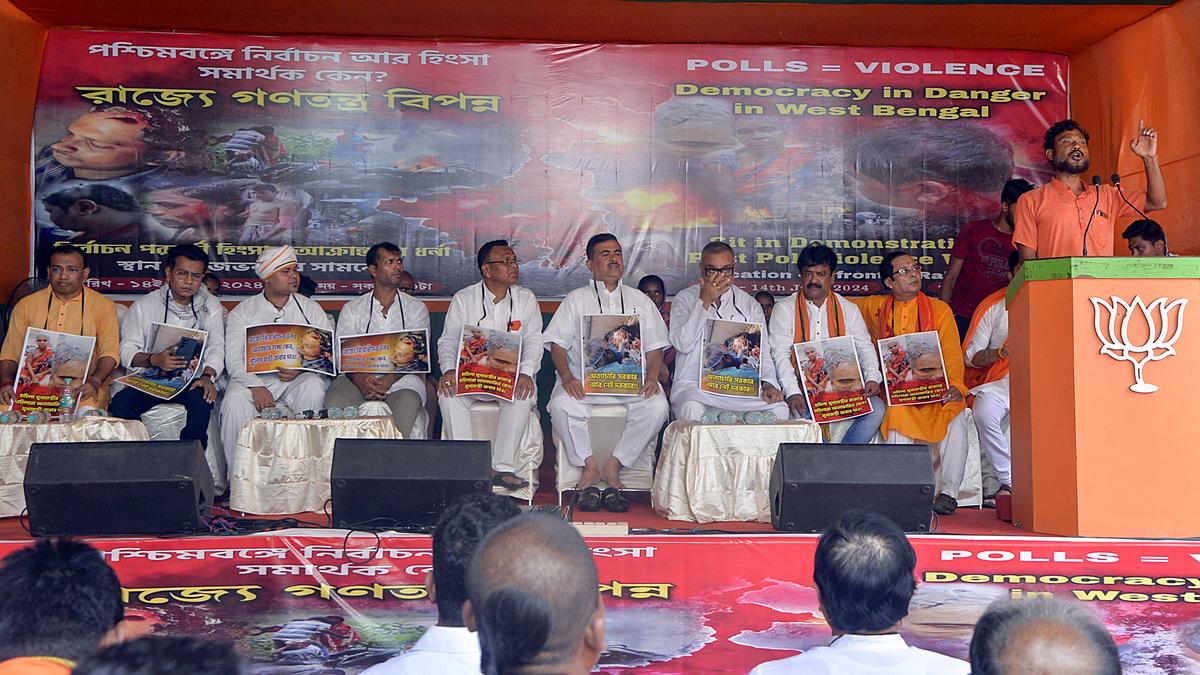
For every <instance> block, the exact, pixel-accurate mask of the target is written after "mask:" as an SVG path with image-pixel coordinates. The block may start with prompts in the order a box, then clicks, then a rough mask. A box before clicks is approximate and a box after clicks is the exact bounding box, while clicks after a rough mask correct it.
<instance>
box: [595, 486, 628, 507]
mask: <svg viewBox="0 0 1200 675" xmlns="http://www.w3.org/2000/svg"><path fill="white" fill-rule="evenodd" d="M601 498H602V499H603V501H604V508H605V509H606V510H608V511H612V512H613V513H625V512H626V511H628V510H629V499H627V498H626V497H625V495H623V494H621V491H620V490H618V489H617V488H615V487H608V488H604V493H603V494H602V495H601Z"/></svg>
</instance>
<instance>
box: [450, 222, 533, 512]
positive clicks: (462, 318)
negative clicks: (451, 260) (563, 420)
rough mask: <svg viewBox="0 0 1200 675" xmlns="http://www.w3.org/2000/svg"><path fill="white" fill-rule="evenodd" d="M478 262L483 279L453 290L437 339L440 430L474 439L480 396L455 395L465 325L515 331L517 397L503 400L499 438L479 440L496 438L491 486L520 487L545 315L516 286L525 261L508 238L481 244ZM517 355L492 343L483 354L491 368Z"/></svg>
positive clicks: (501, 366) (452, 436)
mask: <svg viewBox="0 0 1200 675" xmlns="http://www.w3.org/2000/svg"><path fill="white" fill-rule="evenodd" d="M476 263H477V265H478V267H479V273H480V274H481V275H482V276H483V280H482V281H480V282H479V283H477V284H472V285H470V286H467V287H466V288H464V289H462V290H461V291H459V292H457V293H455V294H454V297H453V298H452V299H451V300H450V309H449V310H447V312H446V324H445V328H444V329H443V330H442V337H441V339H439V340H438V362H439V363H441V365H442V368H443V371H444V372H443V373H442V378H441V380H440V381H439V382H438V402H439V403H440V405H441V409H442V435H443V436H444V437H445V438H448V439H454V440H459V439H474V438H475V434H474V426H473V425H472V424H471V401H472V400H473V399H477V398H479V397H477V396H457V395H455V391H456V388H457V386H458V382H457V380H456V377H457V374H456V372H455V369H454V364H456V363H458V352H459V349H460V348H461V346H462V344H461V343H462V329H463V326H478V327H481V328H490V329H492V330H495V331H504V332H507V333H511V334H514V337H516V339H518V340H520V342H521V360H520V363H519V365H518V364H516V363H512V364H511V365H512V366H515V370H516V372H517V373H518V374H517V381H516V385H515V387H514V388H513V400H511V401H500V402H499V403H500V419H499V421H498V422H497V424H496V437H495V439H487V438H485V439H478V440H492V441H493V442H492V470H493V471H494V472H495V475H494V476H493V477H492V485H494V486H496V487H500V488H504V489H507V490H519V489H521V488H523V487H525V486H527V485H529V481H528V480H526V479H525V478H522V477H521V476H518V475H517V474H516V473H514V472H515V471H516V465H515V461H516V456H517V445H518V444H519V443H520V442H521V436H522V435H523V434H524V432H525V427H526V426H527V425H528V424H529V423H530V415H529V413H530V412H531V411H532V410H533V408H534V406H536V405H537V390H536V388H535V387H534V384H533V380H534V378H535V377H537V372H538V370H539V369H540V368H541V365H542V350H543V346H544V345H543V341H542V315H541V310H540V309H539V308H538V301H537V297H535V296H534V294H533V291H531V290H529V289H528V288H524V287H522V286H518V285H517V281H518V279H519V278H520V269H521V267H520V265H521V261H520V260H518V259H517V254H516V252H514V251H513V249H512V247H511V246H509V245H508V242H507V241H505V240H503V239H497V240H495V241H489V242H487V243H486V244H484V245H483V246H481V247H479V252H478V253H477V254H476ZM514 343H515V341H514ZM514 346H515V344H514ZM514 357H515V349H512V348H501V347H500V346H498V345H491V346H490V349H489V350H488V353H487V356H485V357H484V358H485V359H486V361H487V367H488V368H491V369H494V370H507V368H504V366H505V365H508V363H509V362H512V361H515V360H516V359H515V358H514ZM483 398H488V399H491V400H497V399H494V398H492V397H483Z"/></svg>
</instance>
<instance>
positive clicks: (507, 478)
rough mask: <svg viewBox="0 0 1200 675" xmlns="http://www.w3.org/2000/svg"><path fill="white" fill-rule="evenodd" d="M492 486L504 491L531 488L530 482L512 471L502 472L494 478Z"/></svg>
mask: <svg viewBox="0 0 1200 675" xmlns="http://www.w3.org/2000/svg"><path fill="white" fill-rule="evenodd" d="M492 486H493V487H498V488H500V489H502V490H520V489H522V488H527V487H529V481H527V480H525V479H524V478H521V477H520V476H518V475H517V474H515V473H513V472H511V471H501V472H499V473H497V474H496V475H495V476H492Z"/></svg>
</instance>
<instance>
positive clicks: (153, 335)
mask: <svg viewBox="0 0 1200 675" xmlns="http://www.w3.org/2000/svg"><path fill="white" fill-rule="evenodd" d="M207 338H208V331H205V330H198V329H195V328H185V327H183V326H169V325H167V324H165V323H154V324H152V325H151V326H150V350H149V351H150V353H151V354H157V353H159V352H161V351H162V350H164V349H167V348H169V347H174V348H175V351H174V354H175V355H176V356H178V357H180V358H182V359H184V361H185V365H184V367H183V368H178V369H176V370H166V371H164V370H162V369H161V368H158V367H156V366H149V367H146V368H137V369H135V370H133V371H132V372H130V373H129V374H128V375H126V376H125V377H121V378H117V382H121V383H123V384H125V385H126V386H129V387H133V388H134V389H137V390H138V391H144V392H146V393H147V394H150V395H151V396H156V397H158V398H161V399H163V400H169V399H171V398H173V397H174V396H175V395H176V394H178V393H179V392H181V391H183V389H184V388H185V387H187V386H188V385H189V384H191V382H192V380H193V379H195V377H196V375H198V374H199V373H200V372H201V371H202V369H201V367H200V364H201V363H203V362H204V344H205V341H206V339H207Z"/></svg>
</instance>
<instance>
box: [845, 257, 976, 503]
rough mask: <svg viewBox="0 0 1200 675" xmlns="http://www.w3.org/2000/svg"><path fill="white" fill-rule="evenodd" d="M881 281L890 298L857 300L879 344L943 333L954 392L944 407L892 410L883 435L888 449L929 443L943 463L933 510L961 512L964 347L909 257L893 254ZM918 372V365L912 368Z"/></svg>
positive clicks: (887, 259) (926, 405)
mask: <svg viewBox="0 0 1200 675" xmlns="http://www.w3.org/2000/svg"><path fill="white" fill-rule="evenodd" d="M879 277H880V280H881V281H882V282H883V286H884V288H886V289H887V290H888V291H889V293H888V294H887V295H871V296H867V297H865V298H857V299H855V303H856V304H858V306H859V307H860V308H861V309H862V312H863V315H864V316H865V317H866V320H867V328H868V329H869V330H870V331H871V337H873V338H875V340H877V341H878V340H883V339H886V338H891V337H895V336H897V335H906V334H908V333H924V332H928V331H937V334H938V343H939V344H940V345H941V349H942V359H943V360H944V361H945V364H946V365H945V374H946V380H947V381H948V383H949V385H950V388H949V391H948V392H947V395H946V398H945V399H944V400H943V401H940V402H933V403H922V404H920V405H900V406H889V407H888V409H887V414H886V415H884V418H883V425H882V427H881V429H880V430H881V431H882V432H883V434H884V440H885V441H886V442H887V443H928V444H929V448H930V451H931V452H934V453H937V455H935V457H937V456H939V455H940V457H941V462H942V467H941V475H940V476H938V477H937V484H938V486H939V488H938V489H939V492H938V495H937V498H936V499H935V500H934V502H933V510H934V511H935V512H936V513H939V514H942V515H949V514H952V513H954V511H955V509H957V508H958V499H957V495H958V490H959V487H960V486H961V485H962V481H963V476H964V475H965V474H966V469H967V425H966V420H965V419H964V418H963V416H962V415H960V414H959V413H961V412H962V411H963V408H965V407H966V404H965V402H964V398H963V397H964V396H966V392H967V388H966V386H965V385H964V384H963V355H962V345H961V344H959V340H958V328H957V327H955V325H954V314H953V313H952V312H951V311H950V306H949V305H947V304H946V303H944V302H942V301H941V300H937V299H934V298H931V297H929V296H928V295H925V294H924V293H923V292H922V291H921V286H922V283H923V279H922V277H921V265H920V264H919V263H918V262H917V261H916V258H914V257H913V256H912V255H911V254H909V253H908V252H907V251H891V252H889V253H888V254H887V255H885V256H884V257H883V262H881V263H880V264H879ZM912 365H913V366H914V367H915V365H916V364H915V363H914V364H912Z"/></svg>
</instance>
